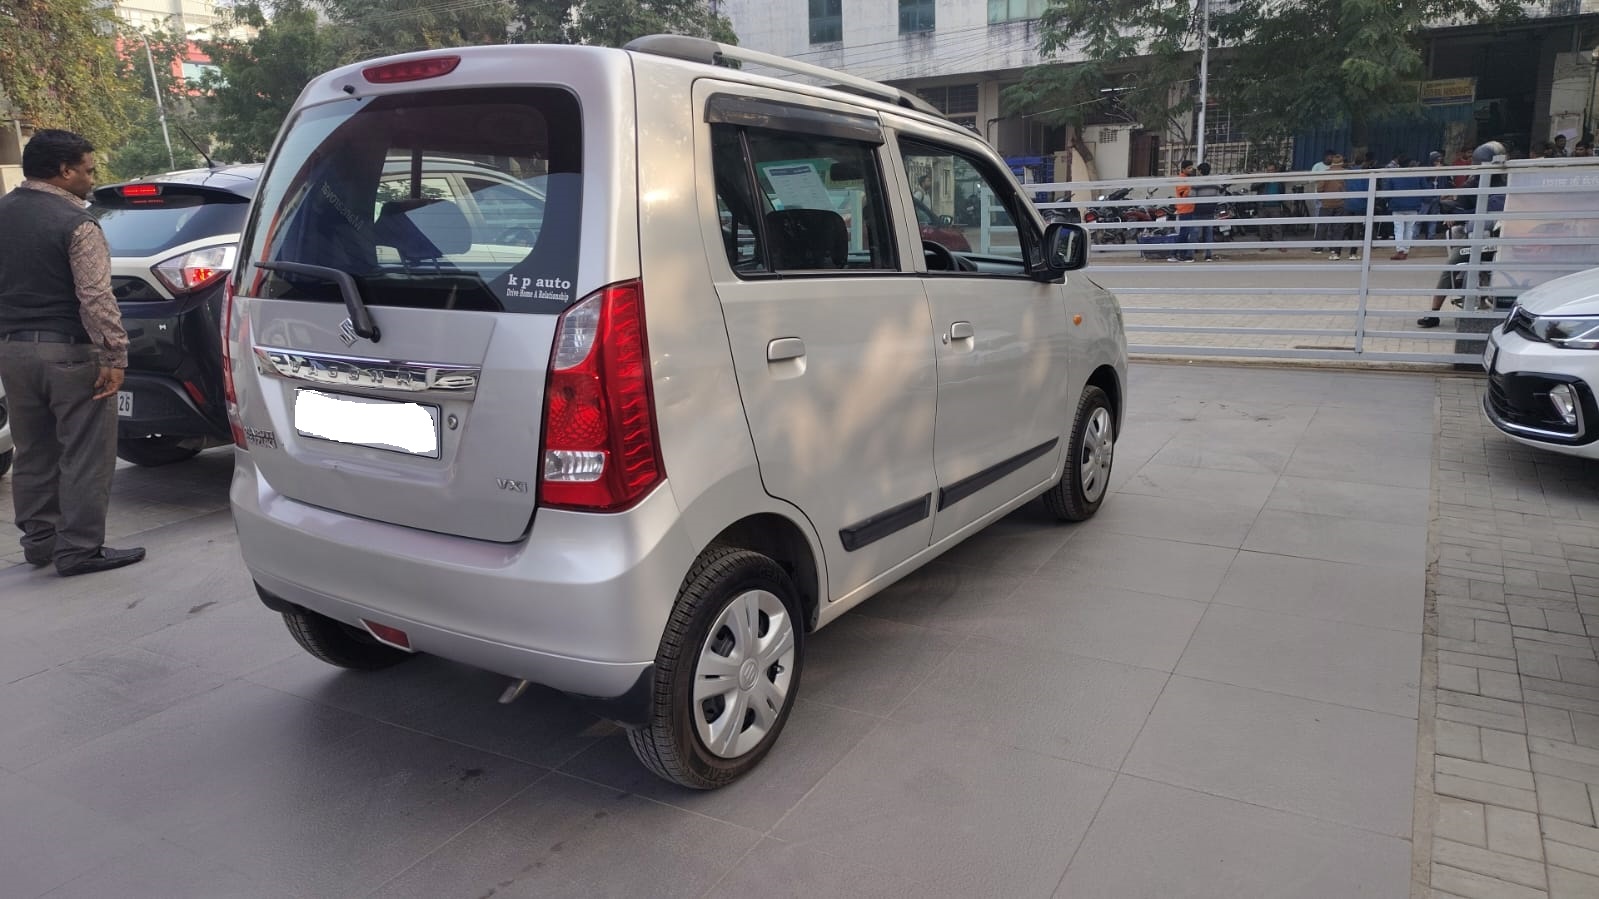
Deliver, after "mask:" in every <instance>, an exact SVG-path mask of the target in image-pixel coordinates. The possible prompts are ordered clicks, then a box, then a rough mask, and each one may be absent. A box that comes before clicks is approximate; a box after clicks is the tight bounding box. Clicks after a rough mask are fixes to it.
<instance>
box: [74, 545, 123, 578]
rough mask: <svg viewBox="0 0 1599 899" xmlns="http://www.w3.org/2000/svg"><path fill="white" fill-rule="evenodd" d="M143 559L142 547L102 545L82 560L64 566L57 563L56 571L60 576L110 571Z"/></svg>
mask: <svg viewBox="0 0 1599 899" xmlns="http://www.w3.org/2000/svg"><path fill="white" fill-rule="evenodd" d="M142 561H144V547H142V546H135V547H133V548H132V549H112V548H111V547H109V546H102V547H100V548H99V549H98V550H97V551H95V554H94V555H92V556H90V557H89V558H87V559H84V560H83V561H82V562H74V563H73V564H71V565H67V566H65V567H63V566H60V565H57V566H56V573H57V574H59V575H61V576H62V577H73V576H75V575H79V574H93V573H95V572H96V571H110V570H111V569H113V568H121V567H123V566H124V565H132V564H133V563H135V562H142Z"/></svg>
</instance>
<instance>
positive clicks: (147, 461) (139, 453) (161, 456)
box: [117, 434, 200, 468]
mask: <svg viewBox="0 0 1599 899" xmlns="http://www.w3.org/2000/svg"><path fill="white" fill-rule="evenodd" d="M196 442H198V441H196V440H194V439H193V438H190V437H168V436H165V435H162V434H157V435H156V436H154V437H125V438H123V439H121V440H118V441H117V456H118V457H119V458H121V459H123V460H126V461H128V462H132V463H133V464H134V465H142V466H144V467H146V468H154V467H156V466H158V465H171V464H173V463H174V462H184V461H187V460H189V459H193V458H194V457H195V456H196V455H198V454H199V452H200V448H199V447H197V446H192V445H191V444H193V443H196Z"/></svg>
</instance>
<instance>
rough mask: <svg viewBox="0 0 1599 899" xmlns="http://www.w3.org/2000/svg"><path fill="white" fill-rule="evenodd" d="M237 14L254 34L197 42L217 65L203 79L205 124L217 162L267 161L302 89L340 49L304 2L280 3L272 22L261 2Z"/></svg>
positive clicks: (329, 62) (331, 62)
mask: <svg viewBox="0 0 1599 899" xmlns="http://www.w3.org/2000/svg"><path fill="white" fill-rule="evenodd" d="M234 13H235V15H236V16H237V17H238V21H239V22H240V23H241V24H244V25H248V26H250V27H252V28H254V29H255V30H256V36H255V39H254V40H243V39H240V38H233V37H222V38H217V39H215V40H210V41H201V42H200V49H201V50H203V51H204V52H205V53H206V54H207V55H208V56H210V57H211V62H212V64H213V65H215V67H216V69H215V71H214V72H210V73H207V74H206V76H205V78H204V79H202V81H201V83H200V86H201V89H202V90H203V91H204V92H205V94H206V104H205V111H204V115H203V118H202V121H203V122H204V123H205V126H206V128H207V130H209V131H210V132H211V134H212V135H213V136H214V137H215V138H216V152H214V153H213V154H212V155H213V156H215V157H217V158H218V160H219V161H221V160H224V159H225V160H228V161H232V162H254V161H260V160H262V159H265V158H266V154H267V150H269V149H270V148H271V146H272V141H273V140H274V139H276V138H277V134H278V129H279V128H281V127H282V125H283V120H284V119H285V118H287V117H288V115H289V111H290V110H291V109H292V108H293V107H294V101H295V100H296V99H298V98H299V96H300V91H302V90H304V88H305V85H306V84H307V83H308V82H309V81H310V80H311V79H312V78H315V77H316V76H317V75H320V74H322V73H323V72H325V71H327V70H328V69H330V68H332V67H333V65H334V51H335V47H334V41H333V36H332V34H331V33H330V32H329V30H328V29H327V28H325V27H324V26H323V25H322V24H320V23H319V22H318V21H317V15H316V12H315V11H314V10H312V9H310V8H309V7H307V6H305V5H303V4H301V3H298V2H292V0H291V2H282V3H278V4H277V5H276V6H275V7H274V10H273V14H272V17H271V19H270V20H269V19H268V18H267V17H266V15H265V13H264V12H263V10H262V9H261V8H260V7H259V6H251V5H241V6H239V7H236V8H235V10H234Z"/></svg>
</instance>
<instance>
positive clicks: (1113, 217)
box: [1083, 187, 1132, 244]
mask: <svg viewBox="0 0 1599 899" xmlns="http://www.w3.org/2000/svg"><path fill="white" fill-rule="evenodd" d="M1130 193H1132V188H1130V187H1124V188H1122V189H1120V190H1114V191H1111V192H1110V193H1108V194H1100V196H1099V198H1098V202H1100V203H1105V202H1115V201H1117V200H1125V199H1127V195H1128V194H1130ZM1083 221H1084V222H1085V223H1087V222H1100V223H1103V224H1111V223H1119V222H1121V221H1122V209H1121V208H1120V207H1116V206H1091V207H1089V208H1088V209H1085V210H1083ZM1088 236H1089V240H1090V241H1091V242H1093V243H1096V244H1107V243H1114V244H1124V243H1126V242H1127V232H1126V231H1124V230H1122V229H1121V228H1094V229H1092V230H1090V231H1089V232H1088Z"/></svg>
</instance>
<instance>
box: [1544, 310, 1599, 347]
mask: <svg viewBox="0 0 1599 899" xmlns="http://www.w3.org/2000/svg"><path fill="white" fill-rule="evenodd" d="M1527 324H1528V327H1529V329H1530V330H1531V331H1532V334H1533V336H1534V337H1536V338H1537V339H1539V340H1542V341H1544V342H1545V343H1549V344H1551V345H1553V346H1557V347H1561V348H1563V349H1568V350H1599V316H1585V317H1576V316H1573V317H1568V318H1560V317H1555V316H1550V317H1547V318H1546V317H1541V316H1540V317H1535V318H1533V319H1532V321H1530V322H1528V323H1527Z"/></svg>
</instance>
